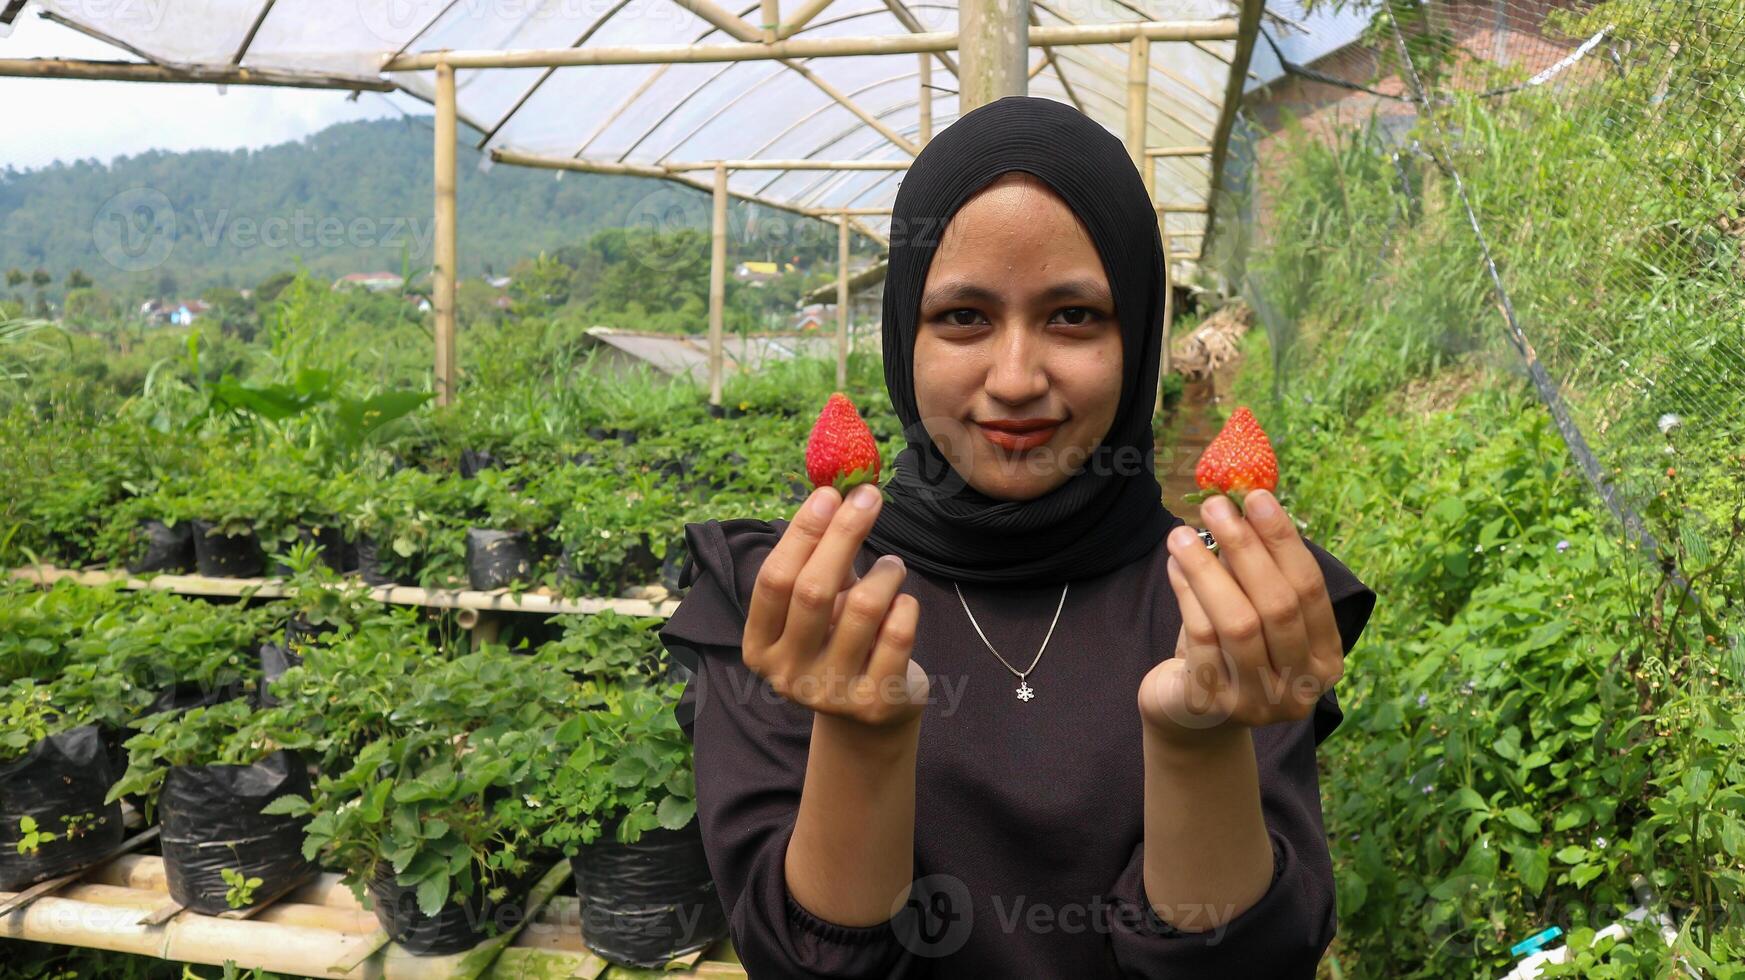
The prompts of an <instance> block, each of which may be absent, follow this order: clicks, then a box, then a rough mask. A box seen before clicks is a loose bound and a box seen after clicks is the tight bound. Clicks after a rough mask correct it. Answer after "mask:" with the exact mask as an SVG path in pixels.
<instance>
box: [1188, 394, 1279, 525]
mask: <svg viewBox="0 0 1745 980" xmlns="http://www.w3.org/2000/svg"><path fill="white" fill-rule="evenodd" d="M1194 482H1195V483H1196V484H1198V485H1199V487H1200V489H1199V491H1198V492H1197V493H1191V494H1188V495H1187V497H1186V498H1184V499H1186V500H1187V501H1188V503H1191V504H1197V503H1199V502H1200V501H1202V500H1205V499H1206V498H1207V497H1210V496H1212V495H1213V494H1219V493H1221V494H1224V495H1225V496H1227V497H1229V498H1230V499H1231V500H1233V501H1235V502H1236V506H1237V507H1241V506H1242V497H1243V495H1244V494H1246V493H1247V492H1248V491H1250V490H1266V491H1269V492H1270V491H1272V490H1275V489H1277V488H1278V457H1276V456H1274V455H1273V454H1272V443H1271V442H1270V441H1268V440H1267V438H1266V433H1265V432H1264V431H1262V430H1261V428H1260V423H1259V422H1258V421H1256V420H1255V418H1254V413H1253V412H1250V411H1249V410H1248V408H1247V406H1243V407H1241V408H1238V409H1237V410H1236V411H1235V412H1234V413H1232V414H1231V416H1230V418H1229V420H1228V421H1226V422H1225V423H1224V428H1222V429H1220V430H1218V434H1217V436H1215V437H1213V439H1212V442H1211V444H1210V445H1208V446H1207V447H1206V451H1205V452H1204V453H1201V454H1200V462H1199V465H1197V466H1195V467H1194Z"/></svg>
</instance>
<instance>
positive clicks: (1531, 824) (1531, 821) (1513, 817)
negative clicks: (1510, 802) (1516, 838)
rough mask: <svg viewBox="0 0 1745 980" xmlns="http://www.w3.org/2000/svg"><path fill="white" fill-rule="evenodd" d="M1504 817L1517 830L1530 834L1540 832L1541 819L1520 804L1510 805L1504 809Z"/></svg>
mask: <svg viewBox="0 0 1745 980" xmlns="http://www.w3.org/2000/svg"><path fill="white" fill-rule="evenodd" d="M1503 819H1504V820H1507V821H1508V822H1509V825H1510V826H1512V827H1514V828H1515V829H1517V830H1520V831H1523V832H1525V833H1529V834H1537V833H1539V820H1538V818H1536V817H1534V816H1533V815H1532V814H1529V813H1528V812H1527V811H1525V810H1523V809H1521V808H1520V807H1518V806H1512V807H1509V808H1508V809H1507V810H1504V811H1503Z"/></svg>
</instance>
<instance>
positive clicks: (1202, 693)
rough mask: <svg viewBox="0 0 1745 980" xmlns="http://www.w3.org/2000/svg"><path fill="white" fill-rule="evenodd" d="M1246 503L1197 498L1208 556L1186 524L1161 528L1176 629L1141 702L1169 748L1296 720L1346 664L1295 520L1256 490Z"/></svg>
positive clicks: (1146, 683)
mask: <svg viewBox="0 0 1745 980" xmlns="http://www.w3.org/2000/svg"><path fill="white" fill-rule="evenodd" d="M1244 509H1245V511H1246V516H1244V514H1242V513H1239V512H1238V511H1237V510H1236V505H1235V504H1234V503H1232V502H1231V501H1230V499H1229V498H1227V497H1224V496H1214V497H1210V498H1208V499H1207V500H1206V502H1205V503H1203V504H1201V505H1200V518H1201V520H1203V521H1204V522H1205V524H1206V528H1207V530H1209V531H1211V532H1212V535H1213V536H1214V537H1215V538H1216V539H1217V541H1218V554H1216V555H1214V554H1213V553H1212V552H1211V551H1208V550H1207V549H1206V545H1205V542H1203V541H1202V540H1200V537H1199V535H1197V534H1196V533H1194V529H1193V528H1191V527H1188V526H1186V525H1183V526H1181V527H1178V528H1176V529H1175V530H1174V531H1172V532H1170V536H1169V540H1168V547H1169V551H1170V559H1169V582H1170V585H1171V586H1172V587H1173V588H1174V589H1175V595H1176V601H1177V602H1178V603H1179V605H1180V606H1181V614H1182V628H1181V633H1180V635H1179V637H1178V638H1177V640H1176V651H1175V656H1174V657H1171V658H1169V659H1167V660H1164V661H1163V662H1162V663H1160V664H1158V665H1157V666H1156V667H1154V668H1152V670H1151V672H1150V673H1148V674H1147V675H1146V676H1145V680H1144V682H1143V683H1141V684H1140V686H1139V711H1140V715H1141V717H1143V718H1144V720H1145V725H1146V728H1147V730H1148V731H1149V732H1151V733H1153V734H1155V735H1156V736H1158V737H1160V738H1162V739H1163V740H1164V741H1165V742H1166V743H1169V744H1172V745H1178V746H1182V747H1186V748H1192V747H1194V746H1198V745H1204V744H1207V743H1209V742H1211V741H1215V740H1217V739H1218V738H1220V737H1222V736H1225V735H1229V734H1232V733H1234V732H1236V731H1238V730H1239V729H1240V728H1242V727H1254V726H1259V725H1269V724H1273V723H1275V722H1281V721H1296V720H1299V719H1302V718H1305V717H1307V716H1308V715H1309V714H1310V713H1311V712H1312V711H1314V708H1315V702H1316V700H1318V699H1319V698H1320V697H1321V695H1322V694H1323V693H1325V692H1326V691H1327V689H1328V688H1330V687H1332V686H1333V685H1334V684H1335V683H1336V682H1337V681H1338V680H1339V678H1340V677H1341V676H1343V674H1344V672H1345V648H1344V643H1343V642H1342V641H1341V639H1340V636H1339V627H1338V624H1337V622H1336V621H1335V620H1334V618H1333V604H1332V602H1331V600H1330V599H1329V598H1328V595H1327V583H1326V581H1325V579H1324V578H1323V577H1322V575H1321V566H1320V565H1319V564H1318V563H1317V562H1316V561H1315V556H1314V555H1312V554H1310V553H1309V549H1308V547H1307V546H1306V545H1305V544H1304V543H1303V539H1302V536H1301V535H1299V534H1298V533H1297V528H1296V525H1295V524H1294V523H1292V521H1291V519H1290V516H1289V515H1287V514H1286V513H1285V511H1284V508H1283V507H1281V506H1279V503H1278V499H1277V498H1276V497H1274V496H1273V495H1272V494H1271V493H1268V492H1267V491H1264V490H1256V491H1253V492H1251V493H1249V494H1248V495H1247V497H1246V498H1245V500H1244Z"/></svg>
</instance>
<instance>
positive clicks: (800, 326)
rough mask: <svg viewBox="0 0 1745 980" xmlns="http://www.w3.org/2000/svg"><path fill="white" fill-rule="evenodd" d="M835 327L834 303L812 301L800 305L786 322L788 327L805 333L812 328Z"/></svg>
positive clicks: (832, 328) (833, 328)
mask: <svg viewBox="0 0 1745 980" xmlns="http://www.w3.org/2000/svg"><path fill="white" fill-rule="evenodd" d="M822 328H828V329H830V330H835V329H836V304H835V303H812V304H809V305H807V306H804V307H801V308H800V309H799V311H797V312H796V313H795V314H794V317H793V319H792V320H791V321H790V322H789V323H788V329H790V330H798V331H800V332H801V333H806V332H809V331H813V330H818V329H822Z"/></svg>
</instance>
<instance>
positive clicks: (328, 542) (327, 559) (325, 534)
mask: <svg viewBox="0 0 1745 980" xmlns="http://www.w3.org/2000/svg"><path fill="white" fill-rule="evenodd" d="M297 541H298V543H301V544H312V545H314V546H315V550H316V551H317V552H318V553H319V554H320V555H321V563H322V564H323V565H326V566H327V567H328V568H331V569H333V570H334V571H336V572H344V571H345V570H346V565H347V564H348V562H349V560H350V556H349V555H347V554H346V552H347V547H346V540H345V534H344V533H343V532H341V531H340V530H339V528H336V527H304V526H303V525H298V526H297ZM285 550H289V548H287V549H285ZM271 571H272V573H273V574H274V575H289V574H291V566H289V565H287V564H285V563H284V562H282V561H279V560H277V559H274V560H273V563H272V569H271Z"/></svg>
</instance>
